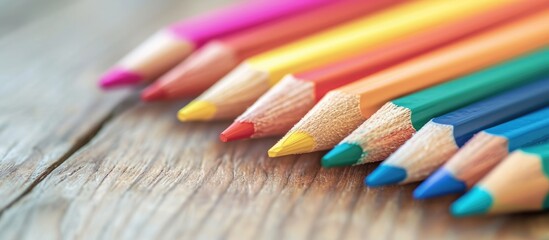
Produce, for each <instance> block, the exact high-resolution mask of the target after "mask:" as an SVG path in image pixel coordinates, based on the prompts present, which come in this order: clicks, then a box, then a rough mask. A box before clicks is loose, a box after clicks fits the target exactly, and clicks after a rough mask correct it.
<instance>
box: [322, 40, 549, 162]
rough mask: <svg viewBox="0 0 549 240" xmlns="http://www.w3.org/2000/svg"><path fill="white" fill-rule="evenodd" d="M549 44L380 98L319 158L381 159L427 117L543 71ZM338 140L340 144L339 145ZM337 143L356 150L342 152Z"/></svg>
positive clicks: (539, 75) (536, 77) (546, 71)
mask: <svg viewBox="0 0 549 240" xmlns="http://www.w3.org/2000/svg"><path fill="white" fill-rule="evenodd" d="M547 59H549V49H547V48H544V49H541V50H540V51H537V52H534V53H532V54H528V55H525V56H521V57H519V58H516V59H513V60H510V61H507V62H504V63H502V64H499V65H496V66H494V67H491V68H488V69H485V70H482V71H479V72H476V73H473V74H470V75H468V76H465V77H462V78H458V79H456V80H453V81H450V82H447V83H443V84H440V85H437V86H434V87H431V88H428V89H425V90H422V91H419V92H417V93H413V94H410V95H408V96H405V97H402V98H398V99H395V100H392V101H391V102H389V103H386V104H385V105H384V106H383V107H382V108H381V109H380V110H378V111H377V112H376V113H375V114H374V115H372V117H371V118H369V119H368V120H366V121H365V122H364V123H363V124H361V125H360V126H359V127H358V128H357V129H356V130H355V131H353V132H352V133H351V134H350V135H349V136H347V137H346V138H345V139H343V140H342V141H341V142H340V143H339V145H338V146H336V148H335V149H334V150H332V152H329V153H328V154H327V155H326V156H325V157H324V158H323V159H322V164H323V166H326V167H332V166H347V165H353V164H361V163H366V162H375V161H381V160H383V159H385V158H387V157H388V156H389V154H391V153H393V152H394V151H395V150H396V149H397V148H398V147H400V146H401V145H402V144H404V142H405V141H406V140H408V139H409V138H411V137H412V135H413V134H414V133H415V132H416V131H417V130H418V129H420V128H421V127H422V126H423V125H425V123H427V121H429V120H430V119H431V118H433V117H436V116H439V115H441V114H445V113H447V112H450V111H453V110H456V109H458V108H460V107H463V106H466V105H467V104H470V103H473V102H475V101H478V100H480V99H483V98H486V97H489V96H492V95H494V94H497V93H500V92H502V91H505V90H508V89H511V88H514V87H517V86H519V85H522V84H526V83H529V82H532V81H535V80H539V79H540V78H542V77H544V76H547V75H549V69H548V68H547ZM340 145H341V146H340ZM342 148H346V149H348V151H353V152H356V154H351V155H349V153H346V151H344V150H343V149H342Z"/></svg>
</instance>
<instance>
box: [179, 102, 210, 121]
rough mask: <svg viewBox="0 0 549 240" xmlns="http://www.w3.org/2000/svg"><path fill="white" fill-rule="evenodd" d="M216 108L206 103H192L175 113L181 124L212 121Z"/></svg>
mask: <svg viewBox="0 0 549 240" xmlns="http://www.w3.org/2000/svg"><path fill="white" fill-rule="evenodd" d="M216 111H217V107H216V106H215V105H213V104H211V103H209V102H206V101H192V102H191V103H189V104H188V105H187V106H185V107H183V108H182V109H181V110H179V112H178V113H177V118H178V119H179V120H180V121H182V122H187V121H206V120H210V119H212V117H213V116H214V115H215V112H216Z"/></svg>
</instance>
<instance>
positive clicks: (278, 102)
mask: <svg viewBox="0 0 549 240" xmlns="http://www.w3.org/2000/svg"><path fill="white" fill-rule="evenodd" d="M547 5H548V2H547V1H531V2H527V3H526V2H517V3H514V4H511V5H506V6H503V7H498V8H495V9H493V10H490V11H488V12H485V13H480V14H477V15H475V16H472V17H469V18H466V19H462V20H459V21H456V22H452V23H449V24H447V25H443V26H439V27H436V28H434V29H432V30H427V31H423V32H421V33H418V34H416V35H413V36H411V37H408V38H405V39H403V40H401V41H397V42H394V43H389V44H386V45H385V46H382V47H380V48H377V49H374V50H372V51H369V52H366V53H364V54H362V55H359V56H358V57H354V58H351V59H346V60H344V61H341V62H338V63H335V64H331V65H328V66H325V67H321V68H318V69H313V70H311V71H306V72H302V73H297V74H291V75H288V76H286V77H285V78H284V79H283V80H282V81H281V82H280V83H279V84H277V85H275V86H274V87H273V88H272V89H271V90H269V91H268V92H267V93H265V94H264V95H263V96H262V97H261V98H259V100H258V101H257V102H256V103H254V104H253V105H252V106H251V107H250V108H248V110H247V111H246V112H245V113H243V114H242V115H240V116H239V117H238V118H237V119H236V120H235V123H233V124H232V125H231V126H230V127H229V128H227V129H226V130H225V131H224V132H223V133H221V135H220V138H221V140H222V141H233V140H238V139H243V138H250V137H251V138H259V137H266V136H274V135H281V134H284V133H286V132H287V131H288V130H290V128H291V127H292V126H293V125H294V124H295V123H297V122H298V121H299V119H301V118H302V117H303V116H304V115H305V114H306V113H307V111H309V110H310V109H311V108H312V107H313V106H314V104H316V103H317V102H318V101H320V99H321V98H322V97H323V96H324V95H325V94H326V93H327V92H328V91H331V90H333V89H335V88H338V87H340V86H343V85H345V84H348V83H350V82H353V81H356V80H358V79H360V78H362V77H365V76H366V75H369V74H372V73H375V72H377V71H380V70H382V69H384V68H386V67H389V66H391V65H395V64H397V63H400V62H403V61H404V60H407V59H410V58H412V57H414V56H417V55H420V54H423V53H426V52H428V51H432V50H433V49H436V48H439V47H441V46H444V45H446V44H449V43H451V42H455V41H458V40H460V39H463V38H464V37H467V36H471V35H473V34H475V33H478V32H480V31H483V30H486V29H488V28H490V27H494V26H495V25H498V24H502V23H504V22H508V21H511V20H513V19H517V18H518V17H520V16H524V15H526V14H528V13H532V12H534V11H537V9H540V7H541V8H543V7H545V6H547Z"/></svg>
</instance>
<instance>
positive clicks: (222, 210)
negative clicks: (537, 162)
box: [0, 0, 549, 239]
mask: <svg viewBox="0 0 549 240" xmlns="http://www.w3.org/2000/svg"><path fill="white" fill-rule="evenodd" d="M228 1H229V0H201V1H198V0H186V1H183V0H155V1H149V0H119V1H110V0H34V1H31V0H7V1H6V0H2V1H0V4H1V5H0V79H1V82H0V83H1V85H0V96H1V101H0V211H1V212H0V214H1V215H0V239H60V238H63V239H161V238H163V239H170V238H186V239H222V238H229V239H259V238H262V239H263V238H264V239H303V238H309V239H336V238H348V239H428V238H435V239H440V238H442V237H444V238H448V239H481V238H485V239H502V238H504V237H505V238H509V239H513V238H529V239H549V228H548V226H549V216H547V215H545V214H523V215H513V216H502V217H483V218H469V219H453V218H452V217H450V216H449V214H448V211H447V208H448V205H449V203H450V202H451V201H452V200H453V199H454V198H443V199H436V200H430V201H412V200H411V191H412V190H413V187H415V186H400V187H388V188H381V189H368V188H366V187H364V186H363V184H362V179H363V177H364V176H365V175H366V174H367V173H368V172H370V171H371V170H372V169H373V167H374V166H371V165H370V166H363V167H355V168H345V169H333V170H325V169H321V168H320V167H319V164H318V160H319V157H320V154H310V155H303V156H299V157H286V158H280V159H269V158H267V157H266V153H265V152H266V150H267V149H268V147H269V146H271V145H272V144H273V143H274V142H275V141H276V139H266V140H257V141H244V142H238V143H230V144H223V143H221V142H219V141H218V140H217V135H218V133H219V132H220V131H221V130H222V129H224V128H225V127H226V126H227V125H228V124H229V123H228V122H220V123H209V124H182V123H179V122H177V121H176V120H175V111H176V110H177V108H178V107H180V106H182V105H183V104H184V103H182V102H177V103H168V104H143V103H140V102H139V101H138V99H137V98H136V96H135V94H132V93H133V92H136V91H128V90H125V91H115V92H109V93H103V92H101V91H99V90H98V89H97V88H96V85H95V82H96V80H97V78H98V76H99V75H100V73H101V72H103V71H104V70H105V69H106V68H108V66H109V65H111V64H113V63H114V62H115V61H116V60H117V59H118V58H119V57H121V56H122V55H123V54H124V53H126V52H127V51H128V50H130V49H131V48H132V47H133V46H135V45H136V44H137V43H139V42H140V41H141V40H143V38H145V37H146V36H148V35H149V34H151V33H152V32H153V31H154V30H156V29H158V28H159V27H160V26H162V25H163V24H165V23H168V22H171V21H174V20H176V19H178V18H180V17H184V16H188V15H191V14H194V13H197V12H201V11H204V10H207V9H211V8H214V7H216V6H220V5H223V4H226V3H227V2H228Z"/></svg>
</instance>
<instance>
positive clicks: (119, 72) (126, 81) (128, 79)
mask: <svg viewBox="0 0 549 240" xmlns="http://www.w3.org/2000/svg"><path fill="white" fill-rule="evenodd" d="M141 80H142V77H141V76H140V75H139V74H137V73H135V72H132V71H130V70H126V69H122V68H114V69H112V70H110V71H109V72H107V73H106V74H105V75H103V76H102V77H101V80H99V86H100V87H101V88H102V89H111V88H115V87H121V86H129V85H136V84H139V83H140V82H141Z"/></svg>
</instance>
